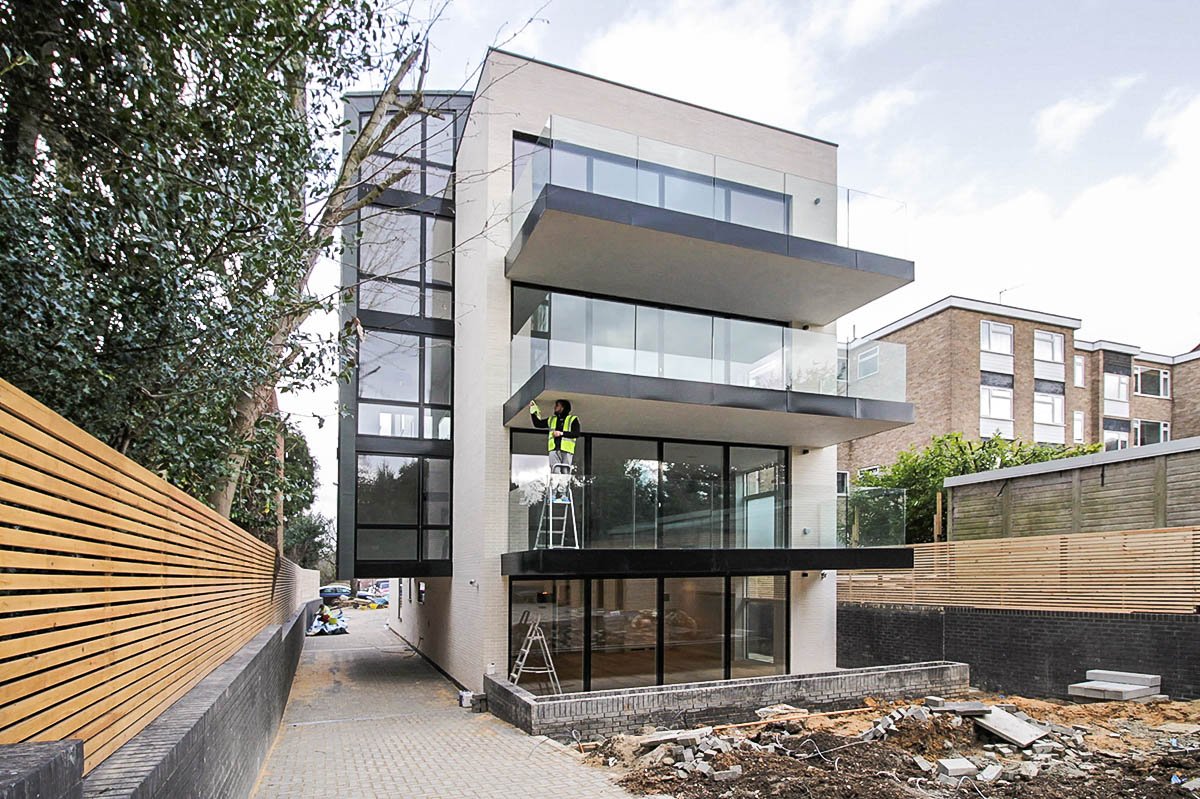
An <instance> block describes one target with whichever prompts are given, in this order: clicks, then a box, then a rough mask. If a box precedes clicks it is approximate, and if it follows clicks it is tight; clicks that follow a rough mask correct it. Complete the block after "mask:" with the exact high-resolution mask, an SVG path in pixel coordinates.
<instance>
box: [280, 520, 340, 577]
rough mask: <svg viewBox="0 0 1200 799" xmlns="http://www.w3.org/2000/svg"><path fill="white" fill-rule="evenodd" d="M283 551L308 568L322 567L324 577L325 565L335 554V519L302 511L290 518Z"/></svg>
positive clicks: (291, 558)
mask: <svg viewBox="0 0 1200 799" xmlns="http://www.w3.org/2000/svg"><path fill="white" fill-rule="evenodd" d="M283 553H284V554H285V555H287V557H288V559H289V560H291V561H293V562H294V563H296V564H298V565H300V566H303V567H304V568H306V569H321V570H322V578H323V579H324V571H325V570H324V566H325V565H326V564H327V562H328V561H329V560H330V558H332V556H333V520H332V519H330V518H328V517H327V516H322V515H321V514H319V513H302V514H300V515H299V516H296V517H294V518H292V519H289V520H288V524H287V530H286V532H285V533H284V539H283ZM324 581H325V582H328V580H324Z"/></svg>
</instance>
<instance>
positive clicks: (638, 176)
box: [511, 116, 908, 257]
mask: <svg viewBox="0 0 1200 799" xmlns="http://www.w3.org/2000/svg"><path fill="white" fill-rule="evenodd" d="M540 144H541V146H540V147H539V148H538V149H536V150H535V151H534V152H533V154H532V156H531V157H530V158H529V159H528V160H527V161H526V162H525V163H524V164H523V166H522V168H521V169H520V171H519V174H517V175H516V177H515V179H514V182H513V194H512V217H511V222H512V236H513V238H514V239H515V238H516V237H517V235H518V233H519V231H520V230H521V227H522V225H523V224H524V222H525V219H526V217H527V216H528V214H529V211H530V209H531V208H532V205H533V202H534V201H535V200H536V199H537V198H538V197H539V196H540V195H541V193H542V190H543V189H545V188H546V186H562V187H565V188H570V189H576V190H579V191H586V192H588V193H591V194H597V195H603V196H606V197H613V198H615V199H619V200H626V201H629V202H635V203H638V204H641V205H649V206H653V207H656V208H663V209H667V210H671V211H678V212H680V213H685V214H691V215H693V216H700V217H704V218H707V219H715V220H718V221H723V222H729V223H731V224H735V225H743V226H745V227H751V228H756V229H759V230H765V231H769V232H772V233H783V234H788V235H789V236H794V237H797V238H802V239H812V240H816V241H823V242H827V243H830V244H837V245H840V246H843V247H851V248H854V249H858V250H865V251H868V252H874V253H879V254H882V255H890V256H894V257H905V256H906V254H907V240H908V221H907V210H906V208H905V206H904V204H903V203H900V202H897V201H895V200H889V199H887V198H884V197H879V196H876V195H873V194H870V193H868V192H863V191H858V190H855V189H849V188H846V187H843V186H837V185H835V184H832V183H827V182H825V181H822V180H817V179H814V178H811V177H806V176H802V175H795V174H791V173H787V172H780V171H777V170H773V169H768V168H766V167H762V166H758V165H756V164H751V163H747V162H744V161H739V160H737V159H733V158H726V157H724V156H720V155H715V154H713V153H706V152H702V151H699V150H693V149H690V148H687V147H680V146H678V145H675V144H670V143H668V142H663V141H658V140H656V139H651V138H648V137H645V136H637V135H634V134H632V133H626V132H624V131H619V130H614V129H612V128H606V127H603V126H600V125H593V124H590V123H586V122H580V121H579V120H574V119H569V118H566V117H561V116H553V117H551V118H550V121H549V122H548V123H547V124H546V127H545V129H544V130H543V133H542V136H541V138H540Z"/></svg>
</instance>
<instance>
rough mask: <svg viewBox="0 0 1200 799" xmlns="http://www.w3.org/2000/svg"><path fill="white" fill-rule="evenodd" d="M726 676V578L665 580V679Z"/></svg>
mask: <svg viewBox="0 0 1200 799" xmlns="http://www.w3.org/2000/svg"><path fill="white" fill-rule="evenodd" d="M724 677H725V578H724V577H668V578H666V579H664V580H663V682H664V683H681V682H701V681H704V680H721V679H724Z"/></svg>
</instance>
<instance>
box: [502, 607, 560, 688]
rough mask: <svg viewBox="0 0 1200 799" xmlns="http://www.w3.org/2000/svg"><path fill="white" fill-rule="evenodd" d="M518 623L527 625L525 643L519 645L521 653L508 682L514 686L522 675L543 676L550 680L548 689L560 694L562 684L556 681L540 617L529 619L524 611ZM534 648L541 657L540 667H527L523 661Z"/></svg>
mask: <svg viewBox="0 0 1200 799" xmlns="http://www.w3.org/2000/svg"><path fill="white" fill-rule="evenodd" d="M520 623H521V624H527V625H529V628H528V630H527V631H526V632H525V642H524V643H523V644H521V651H520V652H518V653H517V662H516V663H514V664H513V669H512V672H511V673H510V674H509V675H508V681H509V682H510V683H512V684H513V685H516V684H517V681H518V680H520V679H521V675H522V674H545V675H547V676H548V677H549V678H550V687H551V688H552V689H554V693H556V694H561V693H562V684H561V683H559V681H558V672H557V671H555V670H554V658H552V657H551V656H550V643H549V642H548V641H547V640H546V633H545V632H543V631H542V617H541V615H540V614H539V615H536V616H534V617H533V618H532V619H530V616H529V611H525V612H524V613H522V614H521V622H520ZM535 646H536V647H538V649H539V654H540V655H541V656H542V665H541V666H527V665H526V664H525V661H526V660H527V659H528V658H529V652H530V651H531V650H532V649H533V648H534V647H535Z"/></svg>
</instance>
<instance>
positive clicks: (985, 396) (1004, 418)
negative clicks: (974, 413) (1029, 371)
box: [979, 386, 1013, 438]
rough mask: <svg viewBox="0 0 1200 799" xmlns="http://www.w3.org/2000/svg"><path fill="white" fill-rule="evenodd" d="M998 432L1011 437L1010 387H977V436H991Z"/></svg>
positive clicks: (1011, 396) (1011, 401)
mask: <svg viewBox="0 0 1200 799" xmlns="http://www.w3.org/2000/svg"><path fill="white" fill-rule="evenodd" d="M997 433H999V434H1000V435H1001V436H1002V437H1003V438H1013V393H1012V389H1011V388H998V387H996V386H980V387H979V436H980V437H981V438H991V437H992V436H994V435H996V434H997Z"/></svg>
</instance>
